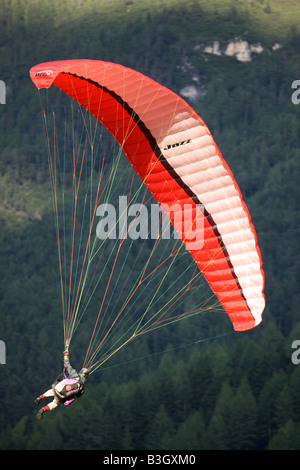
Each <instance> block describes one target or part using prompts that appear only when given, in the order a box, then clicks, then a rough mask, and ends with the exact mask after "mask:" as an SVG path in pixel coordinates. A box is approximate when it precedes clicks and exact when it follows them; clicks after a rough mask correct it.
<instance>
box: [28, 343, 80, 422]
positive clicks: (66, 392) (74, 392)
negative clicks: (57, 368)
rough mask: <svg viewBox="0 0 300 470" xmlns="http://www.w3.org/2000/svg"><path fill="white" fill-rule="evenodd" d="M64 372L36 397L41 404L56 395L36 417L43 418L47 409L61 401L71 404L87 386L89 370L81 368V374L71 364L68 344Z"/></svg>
mask: <svg viewBox="0 0 300 470" xmlns="http://www.w3.org/2000/svg"><path fill="white" fill-rule="evenodd" d="M63 354H64V372H63V374H61V375H60V376H59V377H58V378H57V379H56V380H55V381H54V383H53V384H52V386H51V388H50V390H48V391H47V392H45V393H44V394H42V395H40V396H39V397H37V398H36V399H35V404H36V405H39V404H40V402H41V400H43V399H44V398H47V397H54V398H53V401H52V402H50V403H48V405H46V406H43V408H41V409H40V410H39V411H38V413H37V415H36V419H41V417H42V415H43V413H44V412H45V411H52V410H54V408H56V407H57V406H58V405H59V404H60V403H63V404H64V405H65V406H68V405H70V404H71V403H72V402H73V401H74V400H75V398H79V397H80V396H81V395H82V394H83V392H84V387H85V382H86V379H87V377H88V375H89V370H88V369H86V368H83V369H81V370H80V372H79V374H78V372H76V370H75V369H73V367H72V366H71V364H70V361H69V348H68V346H66V348H65V350H64V353H63Z"/></svg>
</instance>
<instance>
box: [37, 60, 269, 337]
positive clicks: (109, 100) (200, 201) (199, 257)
mask: <svg viewBox="0 0 300 470" xmlns="http://www.w3.org/2000/svg"><path fill="white" fill-rule="evenodd" d="M30 76H31V79H32V81H33V82H34V84H35V85H36V87H37V88H38V89H40V88H49V87H50V86H51V85H55V86H56V87H57V88H60V89H61V90H62V91H63V92H65V93H66V94H68V95H69V96H71V97H72V98H74V100H76V101H77V102H78V103H79V104H80V105H81V106H83V107H84V108H85V109H87V110H88V111H89V112H90V113H91V114H92V115H93V116H95V118H96V119H97V120H98V121H100V122H101V123H102V124H103V125H104V126H105V127H106V129H108V131H109V132H110V133H111V134H112V136H113V137H114V139H115V140H116V141H117V142H118V144H119V145H120V147H121V149H122V151H123V153H124V154H125V155H126V157H127V159H128V160H129V162H130V164H131V165H132V167H133V169H134V170H135V171H136V173H137V174H138V175H139V177H140V178H141V180H142V181H143V182H144V184H145V185H146V186H147V188H148V190H149V191H150V192H151V193H152V195H153V196H154V198H155V199H156V201H157V202H158V203H159V204H160V205H161V207H163V209H164V210H165V211H166V213H167V215H168V217H169V218H170V220H171V222H172V223H173V225H174V228H175V229H176V230H177V232H178V233H179V235H180V237H181V238H182V240H183V242H184V243H185V245H186V247H187V249H188V250H189V252H190V254H191V256H192V257H193V259H194V260H195V262H196V263H197V265H198V267H199V269H200V270H201V271H202V273H203V275H204V276H205V278H206V280H207V282H208V283H209V285H210V287H211V289H212V291H213V292H214V293H215V294H216V296H217V297H218V299H219V301H220V303H221V304H222V306H223V308H224V309H225V311H226V312H227V314H228V315H229V317H230V319H231V321H232V323H233V327H234V329H235V330H239V331H243V330H248V329H250V328H253V327H255V326H256V325H258V324H259V323H260V322H261V319H262V313H263V310H264V307H265V299H264V294H263V290H264V273H263V270H262V261H261V255H260V250H259V248H258V245H257V237H256V233H255V229H254V227H253V225H252V223H251V219H250V215H249V212H248V209H247V207H246V205H245V203H244V201H243V199H242V195H241V192H240V190H239V188H238V185H237V183H236V181H235V180H234V177H233V175H232V173H231V171H230V169H229V167H228V165H227V164H226V162H225V160H224V159H223V157H222V155H221V153H220V151H219V149H218V147H217V145H216V144H215V142H214V140H213V138H212V135H211V133H210V131H209V129H208V128H207V126H206V125H205V123H204V122H203V120H202V119H201V118H200V117H199V116H198V115H197V114H196V113H195V111H194V110H193V109H192V108H191V107H190V106H189V105H188V103H186V102H185V101H184V100H183V99H182V98H181V97H180V96H178V95H177V94H175V93H173V92H172V91H171V90H169V89H167V88H166V87H164V86H162V85H160V84H158V83H157V82H155V81H154V80H152V79H150V78H148V77H146V76H144V75H142V74H141V73H139V72H136V71H134V70H132V69H129V68H126V67H123V66H122V65H118V64H113V63H109V62H103V61H98V60H86V59H82V60H65V61H57V62H46V63H43V64H39V65H36V66H34V67H32V69H31V70H30ZM174 207H175V208H176V209H174ZM168 208H171V209H170V210H168ZM178 214H180V216H179V217H178ZM183 219H184V223H183ZM199 220H201V224H198V222H199ZM198 227H201V228H200V229H199V228H198ZM200 232H201V237H200ZM191 234H193V236H194V239H193V240H192V239H191ZM200 238H201V239H200Z"/></svg>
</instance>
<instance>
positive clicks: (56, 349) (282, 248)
mask: <svg viewBox="0 0 300 470" xmlns="http://www.w3.org/2000/svg"><path fill="white" fill-rule="evenodd" d="M299 19H300V7H299V4H298V2H297V1H296V0H294V1H291V2H289V4H288V5H283V4H282V2H281V1H280V0H257V1H252V2H237V1H234V0H226V1H221V0H213V1H211V2H205V1H202V0H181V1H180V0H165V1H158V0H157V1H156V0H152V1H148V0H143V1H138V0H131V1H129V0H119V1H115V0H110V1H109V0H100V1H96V0H86V1H80V0H68V1H65V2H62V1H60V0H51V1H50V0H38V1H37V0H35V1H33V0H27V1H26V2H22V1H21V0H12V1H8V0H0V58H1V60H0V80H2V81H3V82H4V83H5V89H6V104H0V269H1V284H0V340H2V341H4V342H5V345H6V364H1V365H0V377H1V380H0V401H1V402H0V449H106V450H107V449H124V450H125V449H128V450H130V449H133V450H135V449H148V450H149V449H157V450H159V449H162V450H163V449H191V450H192V449H236V450H238V449H299V448H300V440H299V436H300V410H299V399H298V388H299V387H298V381H299V377H298V376H299V373H300V372H299V370H300V369H299V367H300V366H297V364H295V363H293V362H292V361H291V356H292V352H293V350H292V348H291V346H292V342H293V341H294V340H297V339H299V340H300V311H299V302H300V289H299V285H300V282H299V277H300V273H299V266H300V255H299V253H300V242H299V240H300V237H299V234H300V233H299V232H300V212H299V206H298V200H299V199H300V190H299V188H300V186H299V180H300V150H299V148H300V146H299V144H300V137H299V135H300V133H299V123H300V115H299V113H300V105H297V104H294V103H293V101H292V99H291V97H292V93H293V91H294V90H293V89H292V83H293V82H294V81H295V80H300V65H299V64H300V34H299V29H298V28H299V26H298V24H299ZM242 41H244V42H247V43H242ZM241 43H242V45H243V47H244V49H246V51H247V53H249V55H248V56H247V57H248V58H247V60H240V56H239V55H238V53H235V52H234V53H231V54H230V53H229V51H230V50H232V49H230V48H229V45H231V46H232V47H233V50H235V49H234V47H237V45H238V46H241ZM214 44H215V45H214ZM73 58H89V59H100V60H107V61H111V62H116V63H120V64H122V65H125V66H128V67H131V68H133V69H135V70H138V71H140V72H142V73H144V74H146V75H147V76H150V77H151V78H153V79H154V80H156V81H158V82H159V83H161V84H163V85H165V86H167V87H169V88H170V89H172V90H173V91H175V92H176V93H178V94H180V93H181V94H182V96H185V97H186V99H187V100H190V101H189V102H190V104H191V105H192V106H193V108H194V109H195V110H196V111H197V113H198V114H199V115H200V116H201V117H202V118H203V119H204V121H205V123H206V124H207V126H208V127H209V129H210V130H211V132H212V134H213V136H214V138H215V141H216V143H217V145H218V146H219V148H220V150H221V152H222V154H223V156H224V158H225V160H226V161H227V163H228V164H229V166H230V168H231V170H232V171H233V173H234V175H235V178H236V180H237V182H238V184H239V186H240V189H241V191H242V194H243V196H244V199H245V201H246V203H247V206H248V207H249V211H250V213H251V217H252V221H253V223H254V225H255V228H256V231H257V236H258V243H259V246H260V248H261V252H262V259H263V268H264V272H265V278H266V286H265V294H266V309H265V312H264V316H263V322H262V324H261V325H260V326H259V327H257V328H255V329H254V330H252V331H250V332H247V333H236V334H235V333H234V332H233V331H232V328H231V325H230V324H229V323H228V322H227V319H226V318H225V316H224V314H223V313H222V312H221V311H220V308H218V309H217V310H216V311H211V312H210V311H208V312H206V313H205V315H201V316H199V318H197V317H196V316H194V317H193V318H191V319H188V320H186V321H182V322H179V323H178V325H176V324H175V325H171V326H170V328H169V329H168V328H167V327H166V328H163V329H162V331H161V332H160V333H159V334H157V335H155V334H153V335H151V336H149V339H148V338H147V339H146V340H145V341H144V342H141V343H139V344H137V346H136V347H135V348H134V349H132V351H131V350H130V351H129V353H128V355H127V356H126V355H125V356H124V358H120V359H118V360H116V361H115V362H114V363H113V364H110V363H109V361H108V363H107V364H106V367H104V368H103V370H102V369H101V368H100V370H99V371H97V373H95V374H93V375H92V377H91V379H90V386H89V387H87V390H86V393H85V396H84V397H83V398H82V399H81V400H80V401H79V400H78V401H77V403H75V404H74V405H72V406H71V407H69V408H64V409H58V410H55V411H54V412H53V414H51V415H50V416H49V415H47V416H45V417H43V420H42V421H41V422H39V423H37V422H36V420H35V412H36V408H35V405H34V403H33V401H34V399H35V397H36V396H37V395H39V394H40V393H42V392H44V391H45V390H46V388H49V386H50V385H51V381H53V379H54V378H55V377H56V376H57V375H58V374H59V373H60V371H61V365H62V364H61V360H62V350H63V331H62V325H61V314H60V310H61V302H60V286H59V273H58V263H57V244H56V243H57V242H56V233H55V222H54V219H53V212H52V201H51V187H50V183H49V168H48V161H47V155H46V154H47V142H46V141H45V140H46V139H45V132H44V127H43V119H42V113H41V103H40V100H39V93H38V92H37V90H36V89H35V87H34V85H33V84H32V82H31V80H30V78H29V69H30V68H31V67H32V66H34V65H36V64H38V63H41V62H45V61H50V60H61V59H73ZM184 90H185V91H184ZM186 90H189V91H190V93H192V92H194V94H190V95H186V93H187V91H186ZM188 96H190V98H189V97H188ZM52 100H53V103H54V107H56V109H58V110H62V112H63V110H64V107H63V105H62V101H60V98H59V97H58V95H54V96H53V98H52ZM121 171H123V170H122V168H121ZM124 171H125V170H124ZM126 171H127V170H126ZM118 179H119V181H121V180H122V172H121V174H119V175H117V176H116V180H118ZM128 256H129V265H133V264H134V262H135V258H136V252H134V251H133V252H132V253H130V254H129V255H128ZM137 268H139V269H141V268H140V267H139V266H137ZM127 269H128V271H127V273H128V272H129V268H127ZM125 274H126V271H125ZM173 278H176V273H174V274H173V277H172V278H171V281H173ZM204 292H205V288H204ZM99 295H100V294H99ZM98 301H99V300H98ZM189 302H190V305H189V307H190V308H191V309H192V308H194V307H195V304H194V303H195V300H194V299H192V300H190V301H189ZM187 304H188V302H187ZM94 307H95V309H96V308H97V305H96V304H95V306H94ZM89 328H91V326H89ZM85 334H86V333H83V336H82V337H80V336H79V338H78V340H76V343H74V349H71V357H72V363H73V361H74V366H75V367H80V364H81V362H82V357H81V356H82V351H81V348H80V345H81V343H80V342H81V340H86V337H85ZM164 351H168V352H166V353H165V354H164ZM62 408H63V407H62ZM70 420H71V421H72V423H73V427H72V429H76V435H75V436H74V433H72V432H71V430H70V426H69V424H70Z"/></svg>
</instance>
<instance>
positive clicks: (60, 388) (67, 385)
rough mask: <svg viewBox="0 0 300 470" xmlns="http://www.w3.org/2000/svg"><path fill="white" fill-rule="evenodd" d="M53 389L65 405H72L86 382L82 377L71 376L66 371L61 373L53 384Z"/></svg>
mask: <svg viewBox="0 0 300 470" xmlns="http://www.w3.org/2000/svg"><path fill="white" fill-rule="evenodd" d="M53 389H54V393H55V395H56V396H57V397H58V398H59V400H60V401H61V402H62V403H63V404H64V405H65V406H68V405H70V404H71V403H72V402H73V401H74V400H75V398H76V397H79V396H80V395H81V394H82V393H83V391H84V384H83V383H82V380H81V378H80V377H79V376H78V377H74V378H69V377H68V375H67V374H66V372H65V368H64V370H63V373H62V374H60V375H59V376H58V377H57V379H56V380H55V382H54V384H53Z"/></svg>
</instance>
